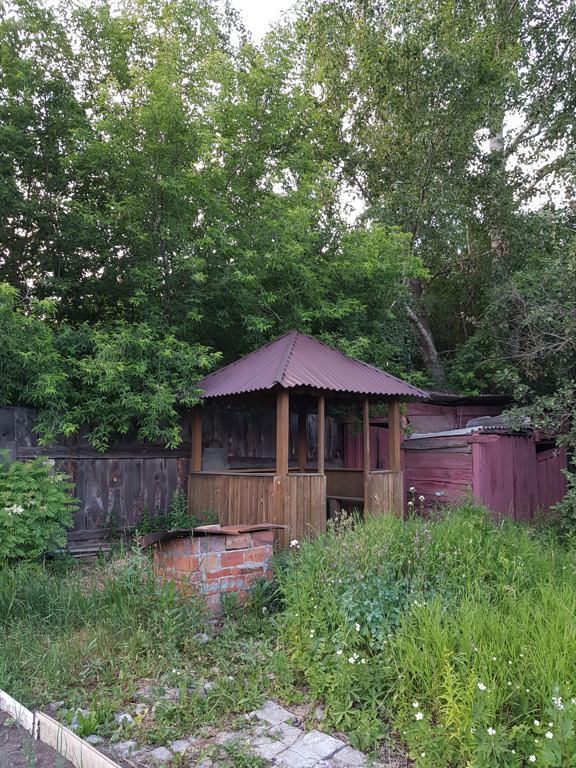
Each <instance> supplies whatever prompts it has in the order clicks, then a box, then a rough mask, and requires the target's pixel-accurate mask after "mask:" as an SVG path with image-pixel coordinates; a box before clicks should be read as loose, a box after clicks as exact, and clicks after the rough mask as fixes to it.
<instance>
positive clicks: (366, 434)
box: [362, 397, 370, 517]
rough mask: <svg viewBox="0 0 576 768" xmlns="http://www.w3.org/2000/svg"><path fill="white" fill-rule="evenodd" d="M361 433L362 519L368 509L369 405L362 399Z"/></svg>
mask: <svg viewBox="0 0 576 768" xmlns="http://www.w3.org/2000/svg"><path fill="white" fill-rule="evenodd" d="M362 417H363V418H362V431H363V437H364V464H363V467H364V517H366V515H367V514H368V511H369V508H370V403H369V402H368V398H367V397H365V398H364V407H363V410H362Z"/></svg>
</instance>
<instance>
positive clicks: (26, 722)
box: [0, 689, 38, 739]
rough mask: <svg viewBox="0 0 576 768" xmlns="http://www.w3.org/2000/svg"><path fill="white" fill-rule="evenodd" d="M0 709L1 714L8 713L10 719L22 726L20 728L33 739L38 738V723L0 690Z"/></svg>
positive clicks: (28, 712)
mask: <svg viewBox="0 0 576 768" xmlns="http://www.w3.org/2000/svg"><path fill="white" fill-rule="evenodd" d="M0 709H1V710H2V711H3V712H8V714H9V715H10V717H13V718H14V720H16V722H17V723H18V724H19V725H20V726H22V728H25V729H26V730H27V731H28V732H29V733H31V734H32V735H33V736H34V738H35V739H37V738H38V722H37V721H36V719H35V717H34V714H33V713H32V712H30V710H29V709H26V707H24V706H23V705H22V704H20V702H18V701H16V699H13V698H12V696H10V695H8V694H7V693H6V692H5V691H3V690H1V689H0Z"/></svg>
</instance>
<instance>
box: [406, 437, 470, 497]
mask: <svg viewBox="0 0 576 768" xmlns="http://www.w3.org/2000/svg"><path fill="white" fill-rule="evenodd" d="M470 437H471V436H470V435H464V436H462V437H433V438H422V439H421V440H414V439H413V440H409V441H404V443H403V444H402V447H403V449H404V451H403V453H404V467H405V474H404V481H405V482H404V485H405V488H406V495H407V500H408V501H412V500H414V502H415V504H416V506H420V500H419V497H420V496H424V502H423V504H424V506H425V507H434V506H436V504H437V503H449V502H453V501H458V500H459V499H461V498H462V497H463V496H465V495H466V493H469V492H470V491H471V490H472V489H473V486H474V475H473V463H472V446H471V445H470V444H469V440H470ZM410 488H414V489H415V490H414V492H413V493H412V492H410V490H409V489H410ZM412 497H414V499H413V498H412Z"/></svg>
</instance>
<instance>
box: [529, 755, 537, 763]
mask: <svg viewBox="0 0 576 768" xmlns="http://www.w3.org/2000/svg"><path fill="white" fill-rule="evenodd" d="M528 760H530V762H531V763H535V762H536V755H530V757H529V758H528Z"/></svg>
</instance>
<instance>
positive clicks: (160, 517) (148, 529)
mask: <svg viewBox="0 0 576 768" xmlns="http://www.w3.org/2000/svg"><path fill="white" fill-rule="evenodd" d="M217 522H218V513H217V512H214V510H212V509H207V510H205V511H204V512H202V514H201V516H200V517H198V516H196V515H191V514H189V512H188V496H187V494H186V491H174V493H173V494H172V501H171V503H170V509H169V510H168V511H166V512H159V513H158V514H156V515H148V512H147V510H146V509H145V510H144V512H143V513H142V519H141V520H140V522H139V523H138V524H137V525H136V526H135V529H134V533H135V535H136V536H145V535H146V534H147V533H154V531H172V530H177V529H178V528H196V527H197V526H199V525H214V524H215V523H217Z"/></svg>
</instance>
